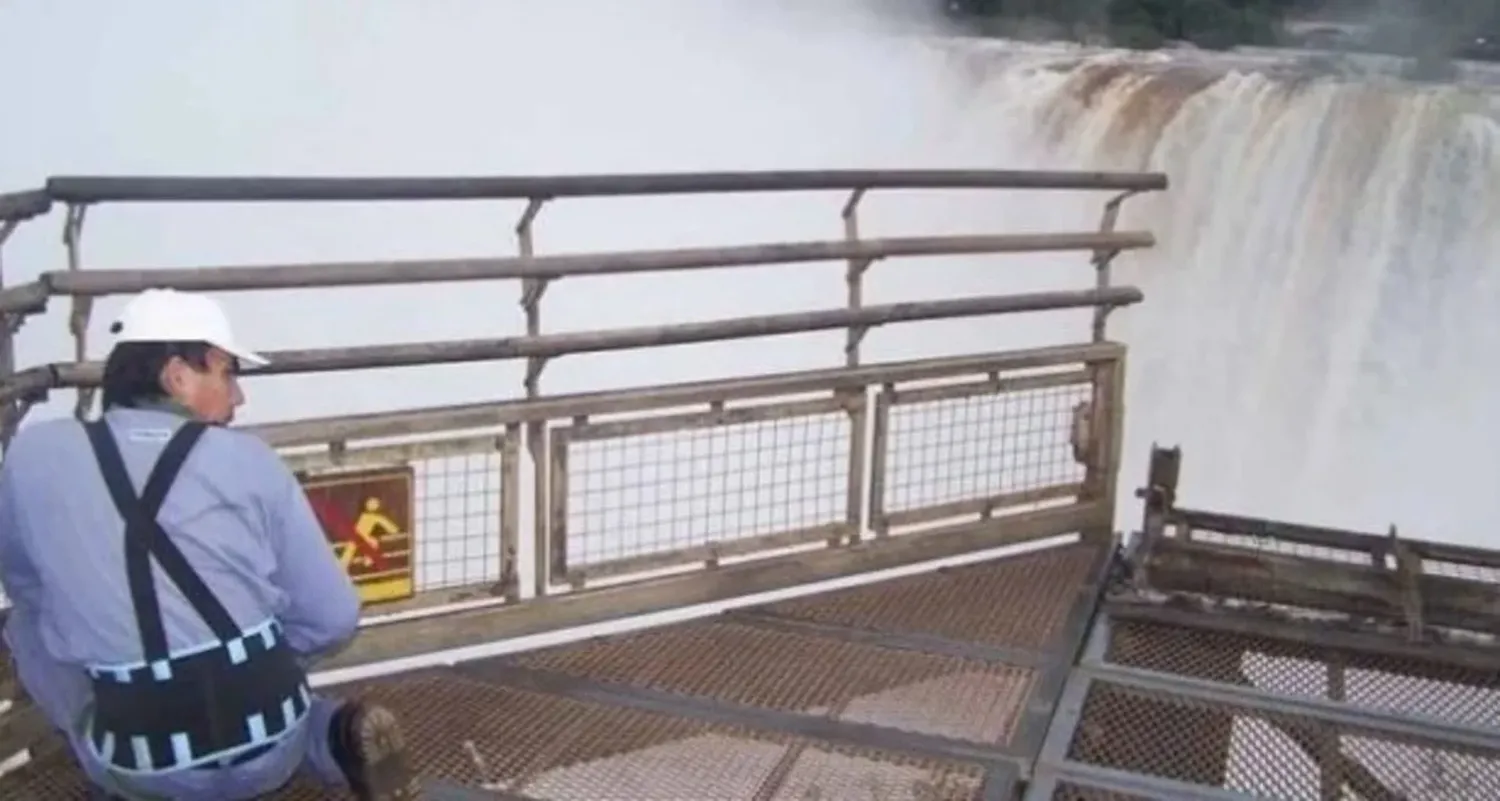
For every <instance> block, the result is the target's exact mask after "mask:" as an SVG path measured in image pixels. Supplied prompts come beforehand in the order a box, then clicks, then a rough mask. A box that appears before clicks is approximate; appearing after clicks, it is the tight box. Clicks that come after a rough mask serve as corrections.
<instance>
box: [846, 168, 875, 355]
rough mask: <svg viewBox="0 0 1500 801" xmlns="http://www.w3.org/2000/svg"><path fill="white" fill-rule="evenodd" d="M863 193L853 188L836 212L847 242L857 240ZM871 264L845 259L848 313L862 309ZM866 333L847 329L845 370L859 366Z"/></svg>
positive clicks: (858, 328) (865, 260) (864, 329)
mask: <svg viewBox="0 0 1500 801" xmlns="http://www.w3.org/2000/svg"><path fill="white" fill-rule="evenodd" d="M865 191H866V190H865V189H864V188H863V187H856V188H855V189H854V190H853V191H851V192H850V193H849V199H848V200H846V201H844V208H843V210H842V211H841V212H839V216H840V217H842V218H843V220H844V239H845V240H846V241H848V242H858V241H859V202H860V201H861V200H863V199H864V196H865ZM873 261H874V260H873V259H869V258H851V259H849V267H848V269H847V270H845V272H844V284H845V286H846V287H847V289H848V308H849V310H850V311H851V312H852V311H855V310H856V309H859V308H860V307H862V306H864V276H865V272H867V271H868V270H869V269H870V264H871V263H872V262H873ZM869 332H870V328H869V326H862V325H853V326H849V329H848V332H847V336H846V338H845V340H844V364H846V365H848V366H849V367H855V366H858V365H859V346H860V345H862V344H863V343H864V341H865V335H866V334H868V333H869Z"/></svg>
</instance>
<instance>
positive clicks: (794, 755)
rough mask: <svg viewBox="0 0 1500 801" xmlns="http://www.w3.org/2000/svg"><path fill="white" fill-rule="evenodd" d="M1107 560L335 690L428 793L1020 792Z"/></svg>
mask: <svg viewBox="0 0 1500 801" xmlns="http://www.w3.org/2000/svg"><path fill="white" fill-rule="evenodd" d="M1101 556H1102V554H1101V550H1100V549H1098V548H1095V547H1092V546H1087V545H1075V546H1066V547H1061V548H1053V549H1049V550H1044V551H1039V552H1035V553H1032V554H1027V555H1023V556H1020V557H1015V558H1010V559H1005V560H1002V561H997V562H993V563H987V564H982V565H979V566H972V567H964V568H958V569H953V570H947V571H942V572H939V573H934V574H928V575H922V576H918V577H912V578H904V579H896V580H893V581H890V582H884V583H880V584H876V585H870V586H867V587H861V588H858V589H853V590H847V591H842V592H837V593H833V594H829V595H824V596H812V597H809V598H803V599H797V600H793V601H787V602H782V603H777V604H772V605H769V606H763V607H757V608H751V609H746V610H739V611H735V612H731V613H726V614H724V615H720V616H717V617H713V618H709V619H706V620H702V621H697V622H691V623H686V624H679V625H673V626H668V627H665V628H660V629H653V630H649V631H646V632H638V633H632V634H628V635H621V636H617V637H610V638H604V639H598V640H592V641H587V642H584V643H579V644H573V645H568V646H562V647H558V648H555V649H548V650H543V651H535V652H528V653H522V654H516V655H513V656H508V657H499V658H495V659H488V660H482V661H477V662H470V663H463V664H459V665H457V666H454V667H451V668H445V669H432V670H424V671H418V672H414V673H409V674H402V675H399V676H395V677H391V678H384V679H380V680H375V681H369V682H362V683H359V684H354V685H345V686H342V687H338V688H335V689H334V690H333V692H335V693H341V694H342V693H357V694H359V695H363V696H365V697H368V698H371V699H373V700H377V701H379V702H381V703H383V704H387V705H389V706H390V707H391V708H393V709H394V710H396V711H397V712H398V713H399V714H400V715H401V716H402V717H403V718H404V719H405V721H406V725H407V727H408V729H409V734H410V737H411V739H412V741H413V742H414V743H415V744H416V746H417V747H416V757H417V761H418V765H419V767H420V769H421V771H422V773H423V774H424V776H425V777H426V778H428V779H430V780H434V782H435V784H434V788H435V792H434V793H433V797H434V798H441V797H449V795H450V793H451V792H452V791H451V790H450V789H449V788H451V787H453V786H460V785H461V786H467V787H469V788H475V789H477V788H483V787H489V788H491V789H495V790H503V791H504V793H505V794H506V796H508V797H511V798H534V799H580V800H582V799H601V798H611V799H622V801H623V799H640V801H647V800H648V799H649V800H650V801H664V800H665V799H684V800H686V799H811V798H819V799H859V798H870V799H894V798H916V799H961V798H975V799H979V798H984V799H1001V798H1010V797H1012V796H1013V794H1014V791H1015V788H1016V784H1017V782H1018V781H1019V780H1020V779H1022V778H1024V777H1025V776H1026V775H1027V773H1028V771H1029V769H1030V756H1031V755H1032V754H1035V753H1036V752H1037V750H1038V749H1039V748H1040V746H1041V743H1042V740H1043V737H1044V736H1045V733H1046V728H1047V724H1048V721H1049V719H1050V717H1051V713H1052V709H1053V707H1054V705H1055V704H1056V703H1057V700H1058V697H1059V695H1060V693H1061V692H1062V689H1063V683H1064V679H1065V678H1066V676H1067V674H1068V671H1069V668H1070V667H1071V665H1072V663H1073V658H1074V655H1075V653H1076V650H1077V648H1078V646H1079V644H1080V642H1081V639H1082V637H1083V635H1084V633H1085V632H1086V629H1087V626H1088V623H1089V619H1090V615H1091V613H1092V611H1093V608H1094V597H1095V595H1096V588H1097V586H1098V581H1099V580H1100V578H1101V577H1102V574H1101V567H1102V565H1103V564H1104V561H1103V559H1102V558H1101ZM81 790H82V787H81V785H80V784H79V783H78V777H77V775H76V773H75V771H74V770H73V769H72V768H71V766H70V765H69V764H68V760H67V757H66V755H65V754H60V753H59V754H55V755H54V756H53V757H52V758H49V759H44V760H42V761H40V762H38V763H35V764H33V765H31V766H28V767H27V768H23V769H22V770H21V771H20V772H18V773H17V774H15V775H13V776H12V777H9V778H8V779H7V780H5V781H0V791H3V792H4V795H5V797H6V798H38V799H48V798H75V797H78V795H79V793H80V792H81ZM281 797H282V798H287V799H307V800H308V801H312V800H313V799H322V798H330V797H331V796H330V795H329V794H328V793H327V792H326V791H325V790H323V789H322V788H321V787H318V786H316V785H314V784H312V783H310V782H309V783H302V784H299V785H297V786H296V787H295V788H293V789H291V790H289V791H287V792H286V793H283V794H282V796H281ZM452 797H462V796H459V795H453V796H452Z"/></svg>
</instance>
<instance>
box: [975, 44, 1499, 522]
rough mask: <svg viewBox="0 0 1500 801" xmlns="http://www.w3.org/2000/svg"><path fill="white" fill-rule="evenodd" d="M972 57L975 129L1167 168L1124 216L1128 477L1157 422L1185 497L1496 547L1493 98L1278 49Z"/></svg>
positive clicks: (1066, 160)
mask: <svg viewBox="0 0 1500 801" xmlns="http://www.w3.org/2000/svg"><path fill="white" fill-rule="evenodd" d="M964 59H965V62H966V64H967V65H968V70H967V71H968V74H969V76H970V78H971V79H972V80H973V82H974V84H973V90H972V91H973V94H972V95H971V97H970V98H969V101H968V102H969V103H970V104H971V107H976V108H978V109H980V110H979V111H977V112H976V114H978V115H980V119H976V120H975V121H974V124H975V125H976V126H978V127H980V128H983V127H984V126H985V122H984V119H983V118H984V117H986V116H987V117H989V118H991V121H992V122H993V123H994V125H995V126H996V127H997V128H1000V129H1003V130H1005V131H1006V134H1005V136H1006V137H1018V138H1021V139H1024V140H1027V141H1028V144H1029V146H1030V148H1031V149H1033V150H1034V151H1035V152H1036V153H1037V154H1038V158H1039V159H1041V160H1042V161H1044V162H1047V163H1048V165H1049V166H1057V167H1070V168H1084V169H1146V170H1160V171H1162V172H1165V173H1167V174H1168V176H1169V178H1170V180H1171V182H1172V185H1171V189H1170V190H1169V191H1168V192H1166V193H1163V194H1159V195H1153V196H1146V197H1142V198H1137V199H1133V200H1131V201H1129V202H1127V204H1126V213H1125V214H1124V215H1123V216H1122V223H1121V224H1122V227H1127V228H1148V229H1150V230H1152V231H1153V232H1154V233H1155V234H1156V236H1157V237H1158V246H1157V247H1156V248H1155V249H1154V250H1152V251H1149V252H1141V253H1140V254H1132V255H1128V256H1125V257H1122V258H1121V259H1120V260H1119V261H1118V262H1117V263H1118V264H1119V265H1120V269H1119V270H1118V272H1117V275H1118V276H1119V280H1122V281H1128V282H1132V283H1135V284H1137V285H1139V286H1141V287H1142V288H1144V289H1145V291H1146V294H1147V302H1146V303H1145V304H1144V305H1143V306H1141V307H1137V308H1134V309H1131V310H1129V311H1127V312H1123V313H1121V314H1120V315H1118V317H1117V318H1116V321H1115V323H1114V329H1113V333H1114V335H1115V336H1118V337H1122V338H1124V339H1126V340H1127V341H1128V342H1129V343H1130V344H1131V345H1132V346H1133V350H1132V354H1131V361H1130V366H1129V370H1130V383H1131V390H1130V392H1129V407H1128V412H1127V415H1128V417H1129V420H1130V422H1129V426H1128V431H1127V442H1126V447H1125V457H1126V464H1125V469H1126V472H1127V475H1126V477H1125V478H1124V479H1123V480H1122V482H1121V487H1122V489H1124V490H1129V489H1131V488H1134V487H1135V486H1138V482H1139V477H1140V476H1141V473H1142V471H1143V467H1144V465H1143V464H1140V462H1143V461H1144V453H1145V451H1146V449H1147V447H1148V445H1149V444H1150V441H1151V440H1157V441H1161V442H1163V443H1164V444H1166V443H1180V444H1182V445H1183V446H1184V449H1185V458H1186V459H1187V460H1188V464H1189V468H1188V469H1187V470H1186V475H1185V477H1184V482H1185V484H1184V493H1185V495H1186V499H1185V500H1186V501H1187V502H1189V503H1192V504H1194V505H1206V506H1216V507H1222V508H1226V509H1234V510H1238V511H1245V512H1248V513H1253V514H1261V515H1274V516H1281V517H1289V518H1293V519H1303V520H1320V521H1325V522H1329V523H1333V524H1340V525H1347V526H1361V527H1366V528H1370V527H1374V528H1383V527H1384V526H1385V525H1386V524H1387V523H1395V524H1397V525H1398V526H1400V527H1401V528H1402V530H1403V531H1405V532H1407V533H1409V534H1411V535H1412V536H1428V537H1438V538H1442V539H1448V540H1454V541H1462V542H1470V543H1475V544H1484V545H1494V544H1495V540H1494V537H1493V536H1492V535H1491V533H1490V530H1489V527H1490V526H1492V525H1493V523H1494V522H1495V521H1496V520H1497V519H1500V493H1496V492H1494V491H1493V489H1491V487H1490V483H1489V482H1490V481H1491V480H1492V476H1494V475H1496V474H1497V473H1500V448H1497V446H1500V427H1497V426H1496V425H1495V424H1494V423H1493V422H1492V420H1491V415H1492V412H1491V410H1493V409H1495V408H1497V407H1500V380H1497V379H1496V378H1495V377H1494V376H1493V374H1492V368H1491V361H1492V359H1493V356H1492V355H1491V354H1500V321H1497V319H1496V315H1497V314H1500V274H1497V271H1496V266H1497V265H1496V264H1495V260H1496V258H1497V257H1500V94H1496V93H1495V92H1494V91H1493V90H1491V89H1489V88H1486V87H1484V86H1483V85H1482V84H1481V83H1480V82H1478V81H1470V82H1466V83H1465V84H1464V85H1457V84H1447V85H1437V84H1415V83H1410V82H1403V81H1399V80H1394V79H1391V78H1387V77H1381V76H1379V75H1367V76H1364V77H1358V78H1337V77H1318V76H1316V75H1315V74H1308V72H1307V71H1305V70H1297V69H1290V70H1288V69H1285V68H1283V67H1279V66H1278V65H1277V63H1276V59H1275V58H1267V59H1265V60H1264V63H1260V64H1254V63H1251V64H1234V63H1230V62H1229V60H1228V59H1227V58H1225V59H1220V60H1219V62H1218V63H1215V61H1214V60H1213V59H1211V58H1205V57H1202V56H1197V55H1194V54H1183V55H1177V56H1160V55H1153V56H1143V55H1125V54H1120V53H1092V54H1083V55H1080V54H1079V53H1078V52H1077V51H1071V52H1070V51H1067V50H1056V49H1053V50H1050V51H1047V50H1042V51H1036V50H1033V51H1027V50H1016V49H1011V50H1008V51H999V50H996V49H993V48H986V47H982V46H980V47H973V48H969V49H968V50H967V51H966V52H965V56H964ZM1288 60H1289V58H1288V57H1287V56H1281V57H1280V61H1281V62H1282V63H1283V64H1284V63H1285V62H1286V61H1288ZM1268 66H1269V67H1270V68H1267V67H1268ZM1471 69H1472V68H1471ZM1478 77H1480V78H1483V77H1485V76H1484V75H1483V74H1482V73H1480V74H1479V76H1478ZM1128 506H1133V504H1132V505H1128ZM1127 516H1128V515H1127ZM1122 522H1123V521H1122Z"/></svg>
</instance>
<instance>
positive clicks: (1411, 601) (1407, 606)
mask: <svg viewBox="0 0 1500 801" xmlns="http://www.w3.org/2000/svg"><path fill="white" fill-rule="evenodd" d="M1390 540H1391V545H1390V552H1391V555H1393V556H1395V557H1396V580H1397V582H1398V583H1399V585H1400V588H1401V590H1400V591H1401V611H1402V612H1403V613H1404V614H1405V615H1406V637H1407V639H1408V640H1410V641H1412V642H1421V641H1422V639H1423V636H1424V631H1423V629H1424V625H1423V623H1422V586H1421V581H1422V557H1421V556H1420V555H1419V554H1417V553H1416V552H1415V551H1413V550H1412V548H1411V546H1409V545H1407V544H1406V543H1405V542H1403V541H1402V540H1401V539H1400V538H1399V537H1397V536H1396V527H1395V526H1394V525H1392V526H1391V528H1390Z"/></svg>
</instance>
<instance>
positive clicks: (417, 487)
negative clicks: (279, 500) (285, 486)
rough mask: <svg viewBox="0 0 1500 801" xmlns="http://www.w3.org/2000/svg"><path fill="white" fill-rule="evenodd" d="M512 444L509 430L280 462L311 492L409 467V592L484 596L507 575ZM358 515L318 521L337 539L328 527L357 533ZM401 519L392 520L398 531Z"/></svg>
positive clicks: (511, 530) (514, 448) (292, 457)
mask: <svg viewBox="0 0 1500 801" xmlns="http://www.w3.org/2000/svg"><path fill="white" fill-rule="evenodd" d="M518 439H519V436H518V434H517V433H515V432H509V433H499V434H498V435H497V434H480V435H465V436H462V437H451V438H445V439H440V440H425V441H422V442H413V443H401V444H396V445H378V446H370V447H366V448H358V449H348V450H344V451H341V452H339V454H338V456H337V459H336V461H335V459H334V458H333V457H332V456H330V455H329V454H328V453H326V452H317V453H300V454H299V453H292V454H286V455H285V458H286V460H287V462H288V464H289V465H290V466H291V467H292V468H293V469H294V470H296V471H298V474H299V475H300V476H302V477H303V482H304V486H307V487H309V488H310V490H309V494H310V495H312V494H313V490H312V489H311V488H316V487H317V486H319V485H320V484H324V483H330V482H338V481H340V480H341V479H343V478H345V477H351V476H352V477H353V478H354V479H355V480H358V479H359V478H360V477H362V476H369V475H374V474H378V473H379V472H381V471H390V470H409V471H410V474H411V489H410V496H411V501H412V504H411V505H412V508H411V510H410V511H409V514H408V515H407V520H409V527H410V531H409V532H408V534H409V539H408V540H406V542H407V547H408V548H410V550H411V553H412V561H411V566H412V570H413V575H414V585H415V590H416V591H417V592H420V593H429V592H434V591H442V592H443V594H444V595H445V596H452V595H454V593H453V590H456V589H460V588H476V589H477V588H483V589H484V590H486V591H487V590H489V589H490V588H493V587H494V586H495V585H497V584H505V583H506V580H507V579H508V577H509V576H510V575H512V574H513V572H514V570H513V567H512V565H513V561H514V555H515V554H514V541H515V539H514V538H515V526H514V524H513V523H512V524H511V525H507V523H506V520H507V513H508V510H507V507H506V504H507V503H509V502H514V500H515V497H514V490H513V489H512V490H511V492H512V497H511V498H509V499H507V497H506V494H507V493H506V485H507V484H510V485H512V486H513V485H514V481H515V479H514V475H515V471H516V461H517V442H518ZM507 462H509V464H510V467H509V469H508V470H507V467H506V464H507ZM507 474H509V478H507ZM364 511H365V509H364V508H363V507H358V508H351V509H350V510H348V511H347V512H345V517H344V518H342V519H340V518H338V517H334V518H331V519H324V520H323V523H324V528H325V530H326V531H329V532H330V539H333V540H334V541H335V542H336V543H337V541H338V539H339V537H338V534H337V529H338V528H339V527H338V526H336V525H335V523H339V522H345V523H350V524H351V525H350V526H348V527H349V528H359V527H360V523H361V522H362V521H360V519H359V517H358V515H360V514H362V513H363V512H364ZM512 513H513V512H512ZM330 520H331V521H332V522H330ZM407 520H393V521H392V523H393V524H395V525H397V526H398V527H399V526H400V525H401V524H402V523H405V522H407ZM359 533H360V532H359V531H355V532H354V534H355V535H356V536H357V535H359ZM350 539H353V538H352V537H351V538H350Z"/></svg>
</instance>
